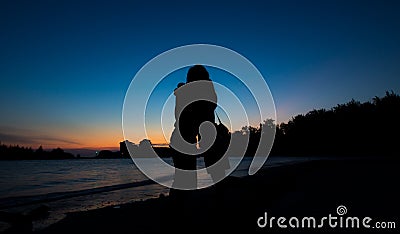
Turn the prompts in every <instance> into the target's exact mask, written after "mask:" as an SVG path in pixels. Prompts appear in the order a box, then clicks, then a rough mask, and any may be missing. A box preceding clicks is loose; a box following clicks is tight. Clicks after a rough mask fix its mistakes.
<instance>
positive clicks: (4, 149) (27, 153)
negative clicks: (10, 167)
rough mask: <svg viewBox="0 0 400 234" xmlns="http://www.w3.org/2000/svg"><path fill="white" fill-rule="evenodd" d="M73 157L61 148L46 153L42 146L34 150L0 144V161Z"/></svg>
mask: <svg viewBox="0 0 400 234" xmlns="http://www.w3.org/2000/svg"><path fill="white" fill-rule="evenodd" d="M73 158H75V156H74V155H73V154H71V153H67V152H65V151H64V150H63V149H61V148H56V149H53V150H51V151H46V150H44V149H43V147H42V146H39V148H37V149H36V150H33V149H32V147H23V146H19V145H9V146H7V145H4V144H0V159H2V160H19V159H41V160H47V159H73Z"/></svg>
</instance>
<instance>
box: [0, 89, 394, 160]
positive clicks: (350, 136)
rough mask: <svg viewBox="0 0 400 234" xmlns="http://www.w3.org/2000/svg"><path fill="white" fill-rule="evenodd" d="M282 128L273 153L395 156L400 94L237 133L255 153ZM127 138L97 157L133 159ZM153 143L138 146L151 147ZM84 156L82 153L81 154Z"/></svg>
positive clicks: (39, 153)
mask: <svg viewBox="0 0 400 234" xmlns="http://www.w3.org/2000/svg"><path fill="white" fill-rule="evenodd" d="M268 128H276V134H275V141H274V145H273V147H272V150H271V155H275V156H325V155H326V156H330V155H331V156H346V155H349V156H394V155H396V154H397V152H398V149H399V148H398V145H397V144H398V140H397V139H398V138H397V134H399V133H400V96H399V95H398V94H396V93H394V92H393V91H391V92H388V91H387V92H386V95H385V96H384V97H382V98H380V97H377V96H376V97H374V98H373V99H372V101H368V102H364V103H361V102H359V101H355V100H354V99H353V100H351V101H350V102H347V103H345V104H338V105H337V106H335V107H333V108H331V109H329V110H326V109H318V110H312V111H309V112H308V113H306V114H300V115H297V116H294V117H292V118H291V119H290V120H289V121H288V122H287V123H281V124H278V125H277V124H275V123H274V120H272V119H268V120H265V121H264V123H262V124H260V125H259V126H258V127H252V126H245V127H242V129H241V130H240V131H235V132H233V133H232V136H233V135H239V136H240V135H245V134H249V144H248V148H247V150H246V153H245V156H249V157H251V156H253V155H254V154H255V152H256V149H257V147H258V143H259V139H260V136H261V134H262V132H263V130H268ZM126 144H127V141H123V142H121V143H120V149H121V150H120V152H111V151H104V152H103V151H100V152H99V154H98V155H97V157H96V158H121V157H122V158H128V157H129V153H128V152H127V148H126ZM144 146H150V147H151V142H150V141H149V140H143V141H142V142H141V144H139V145H135V147H136V148H138V150H139V149H140V150H142V151H143V150H147V149H148V148H149V147H144ZM153 149H155V151H156V152H157V154H158V155H160V156H161V157H170V156H171V153H172V152H173V151H171V150H170V149H169V148H167V147H153ZM71 158H75V157H74V155H72V154H71V153H67V152H64V150H63V149H61V148H56V149H53V150H51V151H45V150H43V148H42V147H41V146H40V147H39V148H38V149H36V150H33V149H32V148H28V147H21V146H18V145H14V146H12V145H10V146H7V145H4V144H1V145H0V159H4V160H15V159H71ZM78 158H79V157H78Z"/></svg>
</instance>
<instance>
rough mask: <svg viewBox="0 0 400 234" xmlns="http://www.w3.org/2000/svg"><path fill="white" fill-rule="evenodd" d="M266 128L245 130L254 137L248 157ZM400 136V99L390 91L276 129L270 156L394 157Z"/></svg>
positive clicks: (303, 116) (314, 112) (312, 114)
mask: <svg viewBox="0 0 400 234" xmlns="http://www.w3.org/2000/svg"><path fill="white" fill-rule="evenodd" d="M269 123H271V120H270V121H269ZM264 125H265V124H263V125H260V127H259V128H254V127H245V128H244V130H246V131H249V132H250V136H252V135H253V136H252V137H251V138H250V141H251V142H250V145H249V148H248V150H247V152H246V155H247V156H251V155H253V154H254V151H255V149H256V147H257V146H258V139H259V137H260V134H261V130H262V127H263V126H264ZM399 132H400V96H399V95H398V94H396V93H394V92H393V91H391V92H388V91H387V92H386V95H385V96H384V97H382V98H380V97H377V96H376V97H374V98H373V99H372V101H368V102H364V103H361V102H359V101H355V100H354V99H353V100H351V101H350V102H347V103H345V104H339V105H337V106H335V107H333V108H331V109H329V110H326V109H318V110H312V111H310V112H308V113H307V114H304V115H303V114H300V115H297V116H295V117H293V118H292V119H291V120H289V121H288V122H287V123H281V124H279V125H276V134H275V141H274V145H273V147H272V150H271V155H282V156H324V155H334V156H346V155H351V156H394V155H397V154H398V149H399V148H398V137H397V134H399Z"/></svg>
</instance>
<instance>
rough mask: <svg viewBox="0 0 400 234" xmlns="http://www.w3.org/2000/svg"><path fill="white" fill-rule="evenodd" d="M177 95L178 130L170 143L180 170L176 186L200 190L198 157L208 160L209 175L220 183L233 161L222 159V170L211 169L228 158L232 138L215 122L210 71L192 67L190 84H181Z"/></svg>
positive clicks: (199, 66)
mask: <svg viewBox="0 0 400 234" xmlns="http://www.w3.org/2000/svg"><path fill="white" fill-rule="evenodd" d="M174 94H175V97H176V102H175V125H174V126H175V129H174V131H173V133H172V135H171V140H170V146H171V148H172V149H174V154H173V156H172V158H173V162H174V166H175V168H176V171H175V178H174V185H173V187H174V188H185V189H195V188H197V174H196V169H197V157H198V156H203V157H204V161H205V166H206V167H207V172H208V173H209V174H210V175H211V178H212V179H213V181H214V182H218V181H219V180H221V179H223V178H224V176H225V170H227V169H229V161H228V160H227V159H226V160H221V161H222V163H218V165H219V166H218V167H211V168H210V166H211V165H213V164H215V163H216V162H217V161H219V160H220V159H221V158H222V156H223V155H224V153H225V151H226V148H227V145H229V140H230V135H229V131H228V129H227V128H226V127H225V126H224V125H223V124H221V123H220V124H219V125H218V124H216V123H215V109H216V107H217V95H216V92H215V89H214V85H213V82H212V81H211V79H210V75H209V73H208V71H207V70H206V68H205V67H204V66H202V65H195V66H193V67H191V68H190V69H189V71H188V73H187V77H186V83H179V84H178V85H177V88H176V89H175V90H174ZM224 158H225V157H224ZM179 169H181V170H184V171H181V170H179Z"/></svg>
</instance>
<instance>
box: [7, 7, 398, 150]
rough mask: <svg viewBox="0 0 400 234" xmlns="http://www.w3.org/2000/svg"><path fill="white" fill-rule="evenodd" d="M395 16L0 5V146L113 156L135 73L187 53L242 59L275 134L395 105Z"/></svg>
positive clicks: (315, 10)
mask: <svg viewBox="0 0 400 234" xmlns="http://www.w3.org/2000/svg"><path fill="white" fill-rule="evenodd" d="M399 12H400V1H340V0H337V1H180V2H178V1H94V0H93V1H89V0H84V1H75V0H69V1H18V0H16V1H15V0H14V1H1V3H0V29H1V30H0V33H1V36H0V79H1V85H0V105H1V115H0V141H1V142H2V143H5V144H20V145H26V146H33V147H37V146H39V145H43V146H44V147H45V148H53V147H57V146H60V147H63V148H100V147H117V146H118V142H119V141H121V140H123V135H122V129H121V116H122V105H123V101H124V96H125V92H126V91H127V89H128V86H129V84H130V82H131V80H132V78H133V77H134V75H135V74H136V72H138V71H139V69H140V68H141V67H142V66H143V65H144V64H145V63H146V62H148V61H149V60H150V59H152V58H153V57H154V56H156V55H158V54H160V53H162V52H164V51H167V50H169V49H172V48H174V47H177V46H182V45H187V44H196V43H209V44H215V45H220V46H224V47H227V48H230V49H232V50H235V51H237V52H238V53H240V54H242V55H243V56H245V57H246V58H248V59H249V60H250V61H251V62H252V63H253V64H254V65H255V66H256V67H257V68H258V69H259V70H260V72H261V73H262V74H263V76H264V77H265V79H266V81H267V83H268V85H269V88H270V90H271V92H272V95H273V97H274V100H275V105H276V108H277V118H278V122H279V123H280V122H286V121H287V120H288V119H290V117H291V116H294V115H297V114H299V113H306V112H307V111H309V110H312V109H314V108H330V107H332V106H335V105H336V104H339V103H344V102H347V101H349V100H351V99H352V98H354V99H356V100H360V101H368V100H370V99H371V98H372V97H374V96H375V95H377V96H383V95H384V93H385V91H386V90H393V91H395V92H397V93H400V45H399V42H400V14H399ZM184 72H185V71H183V73H182V74H184ZM182 79H184V77H183V78H182ZM165 90H166V92H172V91H173V87H172V86H171V87H170V86H166V87H165ZM165 90H164V91H165ZM161 101H162V100H161ZM160 139H161V138H160ZM153 141H155V142H154V143H160V142H158V141H160V140H159V139H158V138H157V136H154V139H153Z"/></svg>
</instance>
